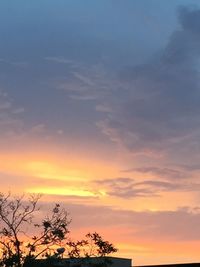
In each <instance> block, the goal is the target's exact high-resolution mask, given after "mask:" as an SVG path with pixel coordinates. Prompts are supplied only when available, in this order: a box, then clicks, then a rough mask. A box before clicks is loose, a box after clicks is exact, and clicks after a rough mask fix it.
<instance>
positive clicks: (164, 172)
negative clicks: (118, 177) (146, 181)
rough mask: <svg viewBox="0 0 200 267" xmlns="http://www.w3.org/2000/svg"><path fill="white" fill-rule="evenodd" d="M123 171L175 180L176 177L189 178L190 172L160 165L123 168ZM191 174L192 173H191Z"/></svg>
mask: <svg viewBox="0 0 200 267" xmlns="http://www.w3.org/2000/svg"><path fill="white" fill-rule="evenodd" d="M122 172H127V173H129V172H139V173H144V174H153V175H155V176H156V177H159V178H165V179H169V180H174V179H185V178H188V176H189V174H188V173H186V172H184V171H180V170H176V169H171V168H159V167H152V166H150V167H140V168H131V169H127V170H123V171H122ZM190 176H191V173H190Z"/></svg>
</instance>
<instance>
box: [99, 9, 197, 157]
mask: <svg viewBox="0 0 200 267" xmlns="http://www.w3.org/2000/svg"><path fill="white" fill-rule="evenodd" d="M178 19H179V27H178V28H177V30H175V31H174V32H173V33H172V35H171V37H170V39H169V42H168V44H167V45H166V47H165V49H164V50H163V51H162V52H161V53H158V54H157V55H156V56H155V57H154V59H152V60H151V61H149V62H147V63H145V64H141V65H138V66H130V67H127V68H125V69H123V70H122V71H121V73H120V75H119V79H120V81H119V82H121V88H120V89H119V90H116V93H115V95H113V98H112V99H107V101H105V102H106V104H107V105H108V106H110V107H111V109H110V110H108V112H107V117H106V118H105V119H104V120H102V121H100V122H98V126H99V127H100V128H101V130H102V131H103V133H105V134H106V135H108V136H109V137H110V139H111V140H112V141H114V142H117V143H119V144H120V145H123V146H125V147H127V148H128V149H129V150H130V151H132V152H134V153H147V154H148V153H154V152H155V153H164V152H166V151H171V150H173V151H174V148H175V146H178V147H183V144H184V145H185V146H187V147H188V146H189V145H190V144H192V143H193V142H194V139H195V138H197V140H199V132H200V127H199V123H200V116H199V115H200V106H199V101H200V86H199V84H200V80H199V72H198V66H199V65H198V64H199V57H200V27H199V25H200V10H196V9H189V8H181V9H179V16H178ZM122 92H123V93H122ZM104 111H105V110H104ZM104 113H105V112H104Z"/></svg>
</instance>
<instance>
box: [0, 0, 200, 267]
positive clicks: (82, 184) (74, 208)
mask: <svg viewBox="0 0 200 267" xmlns="http://www.w3.org/2000/svg"><path fill="white" fill-rule="evenodd" d="M199 103H200V4H199V0H173V1H164V0H163V1H161V0H101V1H98V0H95V1H94V0H84V1H83V0H76V1H74V0H56V1H55V0H35V1H27V0H18V1H14V0H11V1H7V0H1V1H0V182H1V191H2V192H8V191H9V190H10V191H11V192H13V194H21V193H22V192H24V193H27V194H29V193H43V198H42V203H43V204H44V206H45V207H46V206H48V205H49V206H51V205H53V203H55V202H59V203H61V204H63V205H64V206H65V207H66V208H67V210H68V211H69V212H70V215H71V216H72V218H73V220H72V223H71V228H72V230H73V233H74V235H75V236H76V237H79V236H83V235H84V234H85V233H87V232H88V231H93V230H95V231H97V232H99V233H100V234H102V235H103V236H104V237H105V238H106V239H108V240H109V241H111V242H113V243H114V244H115V245H116V246H117V247H118V249H119V251H118V253H117V256H120V257H127V258H132V259H133V264H135V265H141V264H159V263H174V262H200V256H199V247H200V230H199V229H200V181H199V175H200V105H199Z"/></svg>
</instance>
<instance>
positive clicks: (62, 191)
mask: <svg viewBox="0 0 200 267" xmlns="http://www.w3.org/2000/svg"><path fill="white" fill-rule="evenodd" d="M27 191H28V193H36V194H37V193H42V194H47V195H60V196H78V197H97V196H99V195H103V194H105V192H102V191H100V192H97V193H95V192H92V191H89V190H86V189H85V190H84V189H77V188H61V187H58V188H55V187H54V188H33V189H28V190H27Z"/></svg>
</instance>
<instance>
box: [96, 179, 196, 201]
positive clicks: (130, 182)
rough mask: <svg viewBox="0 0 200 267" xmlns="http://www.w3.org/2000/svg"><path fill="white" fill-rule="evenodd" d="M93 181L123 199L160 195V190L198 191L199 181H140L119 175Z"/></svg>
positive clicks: (109, 193)
mask: <svg viewBox="0 0 200 267" xmlns="http://www.w3.org/2000/svg"><path fill="white" fill-rule="evenodd" d="M95 183H96V184H97V185H98V187H100V188H101V190H103V191H105V192H106V194H107V195H109V196H111V197H119V198H124V199H131V198H138V197H139V198H141V197H143V198H151V197H161V195H162V192H190V191H193V192H195V191H196V192H198V191H199V189H200V184H199V183H191V182H189V183H187V182H178V181H176V182H174V181H160V180H157V179H156V180H143V181H141V182H138V181H136V180H135V179H132V178H127V177H120V178H113V179H102V180H97V181H95Z"/></svg>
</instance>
